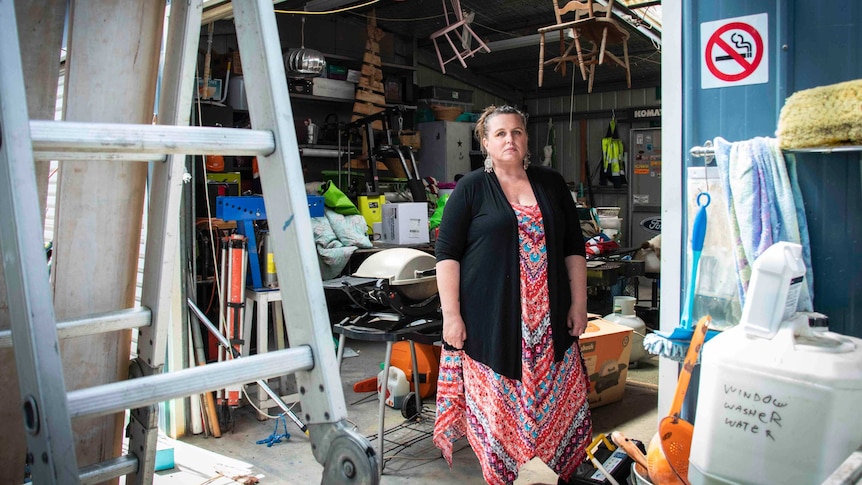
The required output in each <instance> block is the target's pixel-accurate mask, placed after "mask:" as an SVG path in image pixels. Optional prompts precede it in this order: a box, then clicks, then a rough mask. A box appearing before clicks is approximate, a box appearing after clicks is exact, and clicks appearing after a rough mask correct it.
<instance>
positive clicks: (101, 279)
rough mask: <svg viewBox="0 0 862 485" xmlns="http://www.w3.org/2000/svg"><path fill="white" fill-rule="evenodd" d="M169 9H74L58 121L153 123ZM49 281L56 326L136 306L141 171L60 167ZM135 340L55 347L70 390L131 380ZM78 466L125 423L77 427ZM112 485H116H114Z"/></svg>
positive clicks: (138, 5) (107, 1) (113, 448)
mask: <svg viewBox="0 0 862 485" xmlns="http://www.w3.org/2000/svg"><path fill="white" fill-rule="evenodd" d="M164 16H165V2H164V0H162V1H153V2H137V1H134V0H100V1H92V0H83V1H78V0H76V1H74V2H72V13H71V15H70V23H69V43H68V57H67V59H68V60H67V68H66V79H67V89H66V95H65V109H64V117H65V119H66V120H69V121H103V122H115V123H150V122H151V121H152V119H153V105H154V99H155V86H156V77H157V72H158V63H159V51H160V45H161V40H162V27H163V22H164ZM59 173H60V179H59V184H58V194H57V216H56V219H57V224H56V237H55V243H54V260H53V275H52V277H53V278H54V294H55V297H54V298H55V303H54V305H55V313H56V315H57V319H64V318H72V317H78V316H82V315H87V314H90V313H93V312H103V311H109V310H116V309H121V308H130V307H132V306H134V303H135V286H136V275H137V267H138V253H139V247H140V240H141V222H142V217H143V209H144V193H145V190H146V178H147V164H146V163H128V164H107V163H92V162H61V167H60V172H59ZM130 347H131V332H129V331H123V332H114V333H108V334H100V335H94V336H88V337H81V338H75V339H70V340H66V341H62V342H61V353H62V357H63V362H64V365H63V368H64V372H65V379H66V386H67V387H68V388H69V390H73V389H80V388H84V387H90V386H93V385H98V384H104V383H108V382H114V381H118V380H123V379H125V378H126V377H127V376H128V364H129V352H130ZM73 430H74V431H75V435H76V445H77V446H76V448H77V453H78V463H79V464H80V465H82V466H84V465H87V464H92V463H97V462H100V461H103V460H106V459H109V458H113V457H117V456H120V455H121V452H122V448H121V445H122V439H123V415H122V414H121V413H118V414H116V415H114V416H106V417H100V418H88V419H78V420H75V421H74V422H73ZM115 483H116V482H115Z"/></svg>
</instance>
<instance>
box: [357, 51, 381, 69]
mask: <svg viewBox="0 0 862 485" xmlns="http://www.w3.org/2000/svg"><path fill="white" fill-rule="evenodd" d="M362 62H363V63H364V64H371V65H372V66H377V67H380V65H381V64H382V62H381V61H380V56H379V55H377V54H376V52H369V51H367V50H366V51H365V55H364V56H362Z"/></svg>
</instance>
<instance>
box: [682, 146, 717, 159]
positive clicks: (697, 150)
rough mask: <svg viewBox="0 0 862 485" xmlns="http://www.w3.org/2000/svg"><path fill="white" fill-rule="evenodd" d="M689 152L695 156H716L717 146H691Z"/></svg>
mask: <svg viewBox="0 0 862 485" xmlns="http://www.w3.org/2000/svg"><path fill="white" fill-rule="evenodd" d="M688 153H690V154H691V156H693V157H712V156H715V147H713V146H709V145H707V146H702V147H701V146H696V147H691V150H689V151H688Z"/></svg>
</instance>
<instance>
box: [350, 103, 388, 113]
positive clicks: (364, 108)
mask: <svg viewBox="0 0 862 485" xmlns="http://www.w3.org/2000/svg"><path fill="white" fill-rule="evenodd" d="M383 109H384V108H382V107H380V106H376V105H374V104H371V103H365V102H362V101H357V102H355V103H353V114H356V115H360V116H368V115H373V114H377V113H379V112H381V111H383Z"/></svg>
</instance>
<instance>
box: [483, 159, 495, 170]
mask: <svg viewBox="0 0 862 485" xmlns="http://www.w3.org/2000/svg"><path fill="white" fill-rule="evenodd" d="M493 171H494V161H493V160H491V157H490V156H487V157H485V173H491V172H493Z"/></svg>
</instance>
